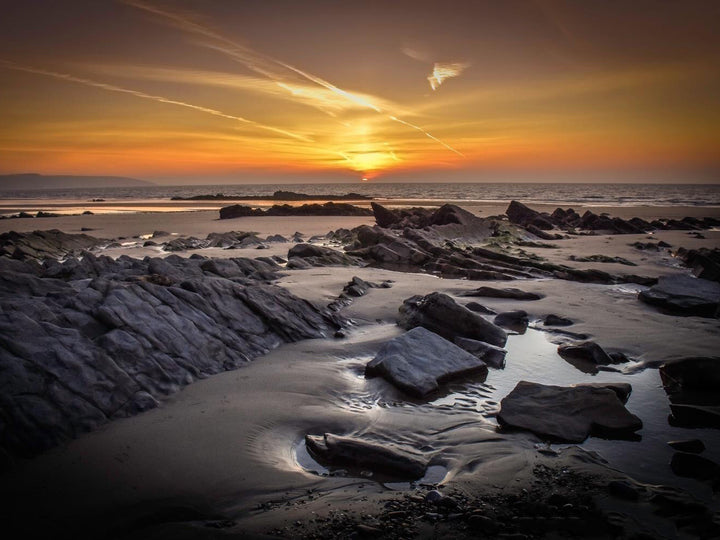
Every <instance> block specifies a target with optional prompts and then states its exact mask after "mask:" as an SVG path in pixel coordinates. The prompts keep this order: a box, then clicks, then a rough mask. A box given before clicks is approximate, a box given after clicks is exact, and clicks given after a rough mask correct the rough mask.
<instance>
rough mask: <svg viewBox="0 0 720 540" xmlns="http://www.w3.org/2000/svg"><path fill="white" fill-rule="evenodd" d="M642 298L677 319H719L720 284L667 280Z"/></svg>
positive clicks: (682, 278)
mask: <svg viewBox="0 0 720 540" xmlns="http://www.w3.org/2000/svg"><path fill="white" fill-rule="evenodd" d="M638 298H639V299H640V300H642V301H643V302H645V303H646V304H650V305H653V306H657V307H659V308H660V309H661V310H663V311H666V312H669V313H671V314H673V315H685V316H689V315H696V316H699V317H718V316H719V315H720V283H717V282H715V281H709V280H706V279H702V278H693V277H690V276H685V275H671V276H664V277H661V278H660V279H659V280H658V283H657V285H655V286H653V287H651V288H650V289H648V290H646V291H640V293H638Z"/></svg>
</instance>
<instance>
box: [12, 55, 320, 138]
mask: <svg viewBox="0 0 720 540" xmlns="http://www.w3.org/2000/svg"><path fill="white" fill-rule="evenodd" d="M0 65H2V66H4V67H6V68H8V69H13V70H15V71H24V72H26V73H33V74H36V75H44V76H46V77H53V78H55V79H62V80H65V81H70V82H75V83H78V84H83V85H85V86H90V87H93V88H100V89H102V90H107V91H110V92H119V93H122V94H129V95H131V96H135V97H138V98H142V99H149V100H152V101H157V102H159V103H166V104H168V105H177V106H178V107H185V108H187V109H192V110H194V111H199V112H204V113H206V114H211V115H213V116H218V117H220V118H227V119H228V120H235V121H237V122H242V123H243V124H248V125H251V126H254V127H256V128H258V129H263V130H266V131H272V132H273V133H278V134H280V135H284V136H286V137H291V138H293V139H297V140H299V141H304V142H312V139H309V138H307V137H304V136H302V135H298V134H296V133H292V132H290V131H286V130H284V129H280V128H276V127H272V126H267V125H265V124H261V123H260V122H256V121H255V120H249V119H247V118H243V117H242V116H235V115H232V114H227V113H224V112H222V111H218V110H216V109H211V108H209V107H202V106H200V105H194V104H192V103H187V102H184V101H177V100H174V99H169V98H166V97H163V96H158V95H154V94H147V93H145V92H141V91H139V90H132V89H130V88H124V87H122V86H116V85H114V84H107V83H102V82H98V81H94V80H92V79H86V78H83V77H76V76H74V75H70V74H68V73H59V72H56V71H49V70H45V69H39V68H34V67H29V66H21V65H18V64H15V63H13V62H9V61H7V60H0Z"/></svg>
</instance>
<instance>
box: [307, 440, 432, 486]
mask: <svg viewBox="0 0 720 540" xmlns="http://www.w3.org/2000/svg"><path fill="white" fill-rule="evenodd" d="M305 444H306V445H307V448H308V451H309V452H310V453H311V454H312V456H313V457H315V458H316V459H317V460H318V461H321V462H325V463H331V464H337V465H345V466H351V467H358V468H364V469H369V470H371V471H373V472H381V473H385V474H388V475H391V476H394V477H398V478H409V479H417V478H421V477H422V476H423V475H424V474H425V471H426V469H427V461H426V459H425V458H424V457H423V456H422V455H420V454H417V453H415V452H413V451H410V450H406V449H404V448H401V447H399V446H396V445H393V444H388V443H384V442H375V441H369V440H365V439H361V438H359V437H348V436H342V435H333V434H332V433H325V435H323V436H316V435H306V436H305Z"/></svg>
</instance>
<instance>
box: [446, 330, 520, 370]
mask: <svg viewBox="0 0 720 540" xmlns="http://www.w3.org/2000/svg"><path fill="white" fill-rule="evenodd" d="M455 345H457V346H458V347H461V348H462V349H465V350H466V351H467V352H469V353H471V354H474V355H475V356H477V357H478V358H479V359H480V360H482V361H483V362H485V363H486V364H487V365H488V366H490V367H493V368H495V369H503V368H504V367H505V355H506V354H507V351H506V350H505V349H503V348H501V347H496V346H495V345H490V344H489V343H485V342H484V341H478V340H476V339H468V338H464V337H457V338H455Z"/></svg>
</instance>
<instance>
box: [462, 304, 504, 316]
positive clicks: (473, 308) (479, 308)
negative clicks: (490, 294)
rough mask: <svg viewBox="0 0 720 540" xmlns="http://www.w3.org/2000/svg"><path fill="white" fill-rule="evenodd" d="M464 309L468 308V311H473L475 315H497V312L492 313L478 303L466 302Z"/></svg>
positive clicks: (492, 311)
mask: <svg viewBox="0 0 720 540" xmlns="http://www.w3.org/2000/svg"><path fill="white" fill-rule="evenodd" d="M465 307H466V308H468V309H469V310H470V311H474V312H475V313H483V314H485V315H496V314H497V311H494V310H492V309H490V308H489V307H487V306H483V305H482V304H479V303H478V302H468V303H467V304H465Z"/></svg>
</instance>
